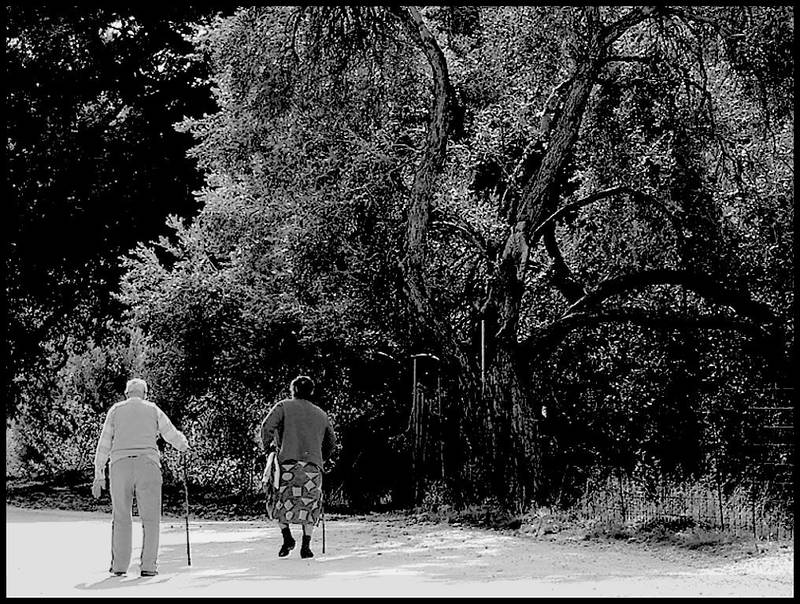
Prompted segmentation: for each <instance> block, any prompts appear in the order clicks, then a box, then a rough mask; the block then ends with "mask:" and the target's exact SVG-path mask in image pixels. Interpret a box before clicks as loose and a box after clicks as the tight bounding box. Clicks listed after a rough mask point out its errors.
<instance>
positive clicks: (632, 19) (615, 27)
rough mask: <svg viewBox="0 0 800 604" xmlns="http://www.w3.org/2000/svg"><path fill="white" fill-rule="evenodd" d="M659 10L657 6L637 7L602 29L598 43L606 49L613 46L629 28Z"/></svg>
mask: <svg viewBox="0 0 800 604" xmlns="http://www.w3.org/2000/svg"><path fill="white" fill-rule="evenodd" d="M659 10H660V8H659V7H657V6H637V7H636V8H633V9H631V10H629V11H628V12H627V13H625V14H624V15H622V16H621V17H620V18H619V19H617V20H616V21H615V22H614V23H612V24H610V25H607V26H606V27H604V28H603V30H602V32H601V34H600V43H601V45H602V46H604V47H607V46H609V45H610V44H613V43H614V42H615V41H616V40H618V39H619V38H620V36H622V34H624V33H625V32H626V31H628V30H629V29H630V28H631V27H633V26H635V25H638V24H639V23H641V22H642V21H644V20H645V19H647V18H648V17H651V16H653V15H655V14H656V13H657V12H658V11H659Z"/></svg>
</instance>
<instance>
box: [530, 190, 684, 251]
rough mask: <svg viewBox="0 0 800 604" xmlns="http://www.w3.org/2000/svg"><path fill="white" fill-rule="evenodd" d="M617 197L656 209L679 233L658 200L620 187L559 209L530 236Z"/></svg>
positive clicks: (535, 237)
mask: <svg viewBox="0 0 800 604" xmlns="http://www.w3.org/2000/svg"><path fill="white" fill-rule="evenodd" d="M617 195H627V196H628V197H630V198H631V199H634V200H636V201H639V202H644V203H648V204H650V205H652V206H655V207H657V208H658V209H660V210H661V211H662V212H663V213H664V215H665V216H666V217H667V218H668V219H669V220H670V221H671V222H672V226H673V227H674V228H675V229H676V232H677V233H680V232H681V229H680V224H679V223H678V221H677V220H676V219H675V217H674V216H673V215H672V212H670V211H669V209H668V208H667V207H666V206H665V205H664V204H663V203H661V202H660V201H659V200H658V199H656V198H655V197H653V196H652V195H648V194H647V193H643V192H642V191H638V190H636V189H632V188H630V187H624V186H620V187H611V188H610V189H603V190H602V191H597V192H596V193H592V194H591V195H588V196H586V197H584V198H583V199H578V200H577V201H573V202H571V203H568V204H566V205H564V206H563V207H561V208H559V209H558V210H556V211H555V212H553V213H552V214H550V216H548V217H547V218H545V219H544V221H542V223H541V224H539V226H537V227H536V228H535V229H534V231H533V234H532V237H533V239H534V240H536V239H538V238H539V237H540V236H541V235H542V234H543V233H545V231H546V230H547V228H548V227H549V225H551V224H555V223H556V222H558V221H559V220H561V219H562V218H565V217H566V216H569V215H570V214H573V213H574V212H576V211H577V210H579V209H580V208H582V207H584V206H588V205H591V204H593V203H597V202H598V201H602V200H603V199H608V198H609V197H616V196H617Z"/></svg>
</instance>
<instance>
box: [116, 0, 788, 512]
mask: <svg viewBox="0 0 800 604" xmlns="http://www.w3.org/2000/svg"><path fill="white" fill-rule="evenodd" d="M791 16H792V11H791V9H789V8H785V7H777V8H747V7H744V8H730V7H717V8H674V7H634V8H623V7H585V8H574V7H567V8H564V7H538V8H535V7H492V8H475V7H444V8H442V7H439V8H428V9H424V10H423V9H417V8H414V7H388V8H367V7H309V8H300V9H295V8H291V7H278V8H264V9H243V10H240V11H238V12H237V14H236V15H235V16H233V17H231V18H229V19H225V20H220V21H218V22H217V23H216V24H215V25H214V27H212V28H210V29H209V30H208V31H207V32H205V33H204V34H203V35H202V36H201V39H200V47H201V49H203V50H204V51H205V52H206V53H207V56H208V57H209V60H210V61H211V65H212V70H213V72H214V78H215V81H216V84H217V102H218V103H219V105H220V111H219V112H218V113H216V114H214V115H211V116H208V117H207V118H205V119H202V120H195V121H189V122H187V127H188V128H190V129H191V130H192V131H193V132H194V133H195V134H196V135H197V136H198V138H199V143H198V145H197V146H196V147H195V149H194V150H193V154H194V155H195V156H196V157H197V158H198V160H199V165H200V166H201V168H203V169H204V170H206V172H207V174H208V176H207V184H208V186H207V187H206V188H205V189H204V190H203V191H202V193H201V199H202V201H203V209H202V211H201V213H200V215H199V216H198V218H197V219H196V220H195V221H194V222H193V223H192V224H191V225H190V226H189V227H188V228H183V227H181V228H179V229H178V233H179V235H180V245H179V246H178V247H177V248H176V247H175V246H172V247H171V248H170V249H171V250H172V251H173V253H174V254H175V255H176V256H177V259H178V262H177V263H176V264H175V265H174V266H173V267H172V268H170V267H169V266H163V265H162V264H161V263H160V262H159V261H158V259H157V258H156V257H155V255H154V254H153V253H152V251H148V250H146V249H142V250H141V251H140V252H139V261H138V263H137V262H134V263H132V265H131V272H130V273H129V280H128V284H129V287H128V289H127V290H126V292H127V293H126V295H127V300H128V302H129V303H130V304H131V306H132V308H133V310H134V311H135V312H134V316H136V317H137V319H136V320H138V321H140V322H142V324H147V321H148V320H151V319H152V317H153V316H154V312H155V311H154V310H153V304H154V302H153V300H154V297H153V294H158V295H159V296H160V297H158V298H157V299H158V301H159V302H158V304H161V306H159V307H158V308H160V309H161V311H160V312H163V311H164V309H165V308H169V303H170V302H169V301H170V300H172V299H173V298H171V297H170V296H168V295H164V292H166V291H170V290H171V288H172V287H173V285H174V283H175V279H176V278H180V279H182V280H183V281H182V282H183V283H188V282H189V280H191V279H192V278H193V277H192V275H193V274H195V275H196V274H197V272H198V271H200V272H202V273H203V274H206V275H210V274H213V275H214V279H218V280H221V281H220V283H222V284H224V285H222V286H221V287H222V290H220V291H225V292H226V293H227V294H229V295H231V296H233V297H234V298H236V299H237V300H239V304H240V308H243V309H245V310H244V311H243V312H245V313H246V315H247V316H249V317H253V316H257V315H259V313H261V317H262V319H264V317H265V315H270V316H272V317H274V316H276V315H275V313H278V315H280V316H286V317H291V318H292V319H293V320H296V321H297V322H298V323H299V325H301V326H302V328H301V332H302V333H301V339H302V337H305V338H307V340H308V341H311V342H314V341H320V340H321V339H323V338H333V339H334V340H336V339H338V340H340V341H342V342H343V343H345V345H347V346H350V347H352V349H354V350H357V349H358V348H359V347H360V348H361V350H362V352H363V353H364V354H366V353H368V352H369V350H370V349H372V350H375V349H378V348H382V349H384V350H388V349H392V350H395V351H397V350H399V351H404V352H415V351H418V350H419V349H421V348H423V349H425V350H427V351H428V352H433V353H435V354H437V355H438V356H439V357H440V359H441V361H442V368H443V371H444V373H445V374H446V375H448V376H450V377H451V378H452V380H451V381H452V382H453V383H452V384H451V387H450V388H451V393H454V394H455V395H456V396H457V397H458V398H459V399H460V400H461V401H463V404H462V405H459V409H460V413H461V414H462V415H463V418H462V420H463V421H462V422H461V425H463V424H464V423H466V424H467V425H469V426H470V428H469V432H470V437H469V441H470V442H469V444H470V446H472V447H473V451H480V452H481V454H482V455H483V456H484V457H488V462H487V463H485V464H483V465H482V472H483V477H484V478H486V479H487V480H488V481H489V482H490V483H491V484H492V490H493V491H494V492H495V494H497V495H498V496H501V497H504V498H506V500H507V501H508V502H515V503H524V502H526V501H529V500H530V499H531V498H533V497H534V496H535V495H536V494H537V492H539V491H540V489H539V487H541V486H542V475H543V472H542V461H541V460H542V457H541V443H540V439H539V423H540V419H541V418H540V416H539V415H538V409H539V406H540V405H539V404H538V399H537V396H538V395H539V394H540V390H541V388H540V386H541V384H542V383H552V381H553V378H554V376H553V371H554V370H555V371H556V372H558V371H560V372H562V376H564V375H566V372H565V365H566V366H568V364H569V359H564V358H560V360H559V364H558V365H557V366H556V365H555V364H554V359H556V356H557V355H556V352H557V351H558V350H559V346H560V345H561V343H562V342H564V341H565V338H566V339H567V340H569V338H572V337H574V335H575V334H576V333H578V334H581V333H582V334H586V340H585V341H584V350H585V346H586V345H588V344H589V343H591V342H592V341H594V342H595V345H596V346H597V347H598V350H597V351H593V350H591V349H589V350H588V353H586V354H587V355H588V356H590V357H591V356H593V355H594V354H595V352H596V353H597V354H601V353H602V354H604V355H605V358H606V359H608V358H609V356H611V357H612V358H613V354H614V353H613V351H612V352H609V351H606V350H600V348H601V346H602V345H603V344H604V343H608V342H611V343H612V344H613V346H616V347H617V350H619V349H620V347H621V346H622V345H623V343H624V342H625V340H624V338H626V337H634V338H635V339H636V342H637V343H642V342H646V341H647V336H646V335H643V333H642V332H641V331H638V332H636V331H631V330H630V328H629V327H630V326H631V325H636V326H643V327H646V328H648V329H653V330H656V332H657V333H662V334H663V333H665V332H666V333H672V332H673V331H675V330H678V331H685V330H690V331H693V332H695V333H700V334H703V338H708V339H709V341H723V340H719V338H722V337H723V336H722V335H720V334H725V333H729V332H731V333H734V334H738V335H735V336H732V337H733V338H734V339H732V340H731V339H728V340H724V341H725V343H726V344H725V345H726V346H733V347H736V346H739V347H740V348H741V347H742V346H743V345H747V346H750V348H749V349H748V352H747V353H746V354H751V355H756V356H757V357H763V358H764V359H765V360H766V367H767V373H768V374H769V377H770V379H784V378H785V377H786V373H787V371H786V368H787V359H788V358H790V356H791V355H792V354H793V324H792V322H791V309H792V307H793V298H792V296H791V287H788V286H787V283H786V281H785V280H786V279H791V278H792V277H791V274H792V273H791V270H792V267H793V259H792V258H791V255H790V250H791V245H792V238H793V233H792V226H791V224H792V199H793V197H792V195H793V194H792V185H793V172H792V169H791V161H790V160H791V157H792V142H791V140H792V139H791V129H792V123H793V109H792V104H791V99H792V98H793V81H792V65H793V64H792V59H791V54H790V51H791V45H792V40H793V29H792V19H791ZM164 246H165V247H170V246H168V245H167V244H166V243H164ZM750 250H764V251H765V256H764V257H763V258H754V257H751V256H749V255H748V254H749V251H750ZM787 254H788V256H787ZM199 267H202V268H199ZM770 267H773V268H774V272H772V273H771V272H770V271H771V269H770ZM163 283H169V284H170V285H169V287H168V288H167V289H164V288H163V287H162V285H161V284H163ZM142 285H146V287H142ZM162 303H163V304H162ZM164 304H165V305H166V306H165V305H164ZM265 306H266V308H268V309H270V310H269V312H266V311H265V310H264V307H265ZM264 320H265V321H269V319H264ZM481 324H483V326H484V332H485V339H486V342H485V349H486V350H487V351H488V360H487V362H486V366H485V371H483V370H482V363H481V358H482V355H481V353H480V348H479V347H478V345H477V344H478V341H476V336H475V334H477V333H479V329H480V328H479V326H480V325H481ZM614 326H617V327H614ZM614 329H616V331H614ZM698 330H699V331H698ZM315 338H316V340H315ZM593 338H594V340H593ZM687 341H688V342H691V341H692V340H691V339H690V340H684V342H687ZM621 342H622V343H621ZM670 342H671V340H670V339H669V338H666V339H665V340H664V344H663V345H664V346H669V347H671V348H670V350H671V351H672V352H670V354H672V355H673V356H674V355H675V354H681V352H680V347H679V346H677V345H675V344H674V343H670ZM690 347H691V346H688V345H687V346H684V348H683V350H684V352H685V351H686V350H687V348H690ZM720 347H721V345H719V346H717V348H720ZM695 348H696V350H698V352H697V354H701V352H702V351H701V348H702V347H700V346H698V347H695ZM710 348H714V346H713V345H712V346H710ZM640 349H641V348H640ZM676 350H677V351H678V352H676ZM690 356H691V355H690ZM694 363H695V367H696V366H697V364H698V363H699V361H698V360H697V359H695V361H694ZM576 364H580V360H579V359H576ZM690 364H691V361H690ZM554 367H555V369H554ZM687 371H695V370H693V369H687ZM695 373H697V371H695ZM555 377H556V378H557V377H558V376H557V375H556V376H555ZM445 436H446V435H445ZM450 440H451V442H456V441H457V438H455V437H454V435H450ZM462 469H463V468H462ZM480 469H481V468H480V467H479V470H480Z"/></svg>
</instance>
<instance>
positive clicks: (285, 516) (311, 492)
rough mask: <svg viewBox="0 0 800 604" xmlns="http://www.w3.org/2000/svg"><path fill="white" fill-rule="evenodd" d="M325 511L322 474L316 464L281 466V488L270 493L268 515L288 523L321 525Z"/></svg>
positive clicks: (269, 490)
mask: <svg viewBox="0 0 800 604" xmlns="http://www.w3.org/2000/svg"><path fill="white" fill-rule="evenodd" d="M321 511H322V472H321V471H320V469H319V468H318V467H317V466H316V465H315V464H313V463H309V462H305V461H297V462H294V461H287V462H283V463H281V464H280V480H279V484H278V488H277V489H276V488H275V487H274V486H270V487H269V488H268V492H267V515H268V516H269V517H270V518H271V519H273V520H277V521H278V522H282V523H286V524H314V525H315V524H317V522H318V521H319V516H320V512H321Z"/></svg>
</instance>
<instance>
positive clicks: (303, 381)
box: [289, 375, 314, 398]
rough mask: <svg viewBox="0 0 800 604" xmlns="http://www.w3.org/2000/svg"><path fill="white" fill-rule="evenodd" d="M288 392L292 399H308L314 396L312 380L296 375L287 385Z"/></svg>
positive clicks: (305, 376)
mask: <svg viewBox="0 0 800 604" xmlns="http://www.w3.org/2000/svg"><path fill="white" fill-rule="evenodd" d="M289 391H290V392H291V393H292V396H293V397H294V398H308V397H309V396H311V395H312V394H314V380H312V379H311V378H310V377H308V376H307V375H298V376H297V377H296V378H294V379H293V380H292V383H291V384H289Z"/></svg>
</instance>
